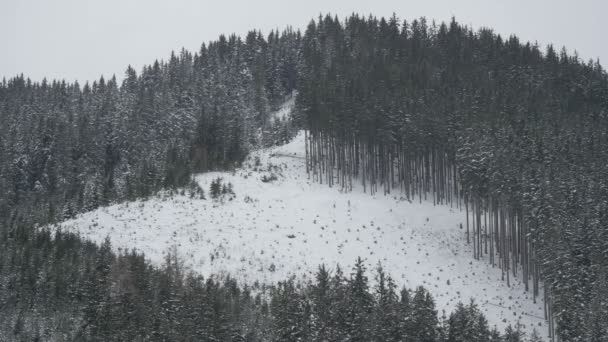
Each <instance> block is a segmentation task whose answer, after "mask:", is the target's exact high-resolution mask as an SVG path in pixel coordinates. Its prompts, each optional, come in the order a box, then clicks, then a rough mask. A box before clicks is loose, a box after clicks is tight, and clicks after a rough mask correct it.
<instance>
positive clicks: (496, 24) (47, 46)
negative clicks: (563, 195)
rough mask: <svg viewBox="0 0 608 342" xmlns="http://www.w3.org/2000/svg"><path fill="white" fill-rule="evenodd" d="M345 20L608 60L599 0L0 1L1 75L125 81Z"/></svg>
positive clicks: (607, 8)
mask: <svg viewBox="0 0 608 342" xmlns="http://www.w3.org/2000/svg"><path fill="white" fill-rule="evenodd" d="M327 12H331V13H333V14H337V15H338V16H339V17H340V18H343V17H345V16H347V15H349V14H351V13H352V12H358V13H361V14H369V13H372V14H374V15H376V16H378V17H380V16H390V15H391V14H392V13H393V12H395V13H396V14H397V16H398V17H399V18H400V19H408V20H410V19H413V18H417V17H420V16H425V17H427V18H428V19H436V20H437V21H447V20H449V19H450V17H451V16H455V17H456V19H457V20H458V21H459V22H461V23H464V24H469V25H472V26H473V27H474V28H479V27H482V26H487V27H492V28H494V29H495V31H496V32H498V33H500V34H503V35H509V34H512V33H515V34H517V35H518V36H520V38H522V40H530V41H538V42H539V43H540V44H543V45H544V44H547V43H553V44H554V45H556V46H557V47H558V48H561V46H563V45H565V46H566V47H567V48H568V50H569V51H573V50H577V51H578V52H579V55H580V56H581V57H582V58H584V59H585V60H588V59H589V58H593V59H595V58H600V61H601V64H602V65H603V66H606V65H607V62H606V61H608V37H606V33H608V18H607V16H608V1H605V0H576V1H573V0H527V1H524V0H461V1H455V0H434V1H431V0H416V1H409V0H395V1H384V0H298V1H288V0H254V1H246V0H239V1H230V0H215V1H203V0H199V1H195V0H164V1H160V0H145V1H144V0H140V1H135V0H95V1H92V0H0V77H2V76H6V77H12V76H14V75H16V74H18V73H24V74H25V75H26V76H29V77H30V78H32V79H33V80H41V79H42V78H43V77H47V78H49V79H52V78H58V79H66V80H68V81H74V80H79V81H80V82H84V81H86V80H93V79H97V78H99V76H100V75H104V76H106V77H108V76H111V75H112V74H116V76H117V77H118V78H122V75H123V73H124V70H125V69H126V67H127V65H129V64H131V65H133V66H134V67H135V68H136V69H137V70H139V69H140V68H141V67H142V66H143V65H144V64H150V63H151V62H153V61H154V60H155V59H166V58H167V56H168V55H169V54H170V52H171V50H176V51H177V50H180V49H181V48H182V47H185V48H187V49H189V50H198V48H199V47H200V45H201V43H202V42H206V41H209V40H213V39H215V38H217V37H218V35H219V34H221V33H227V34H229V33H233V32H234V33H237V34H240V35H243V34H245V33H246V32H247V31H248V30H249V29H252V28H256V29H261V30H262V31H263V32H265V33H267V32H268V31H269V30H270V29H272V28H280V29H282V28H284V27H285V26H287V25H292V26H293V27H295V28H301V29H303V28H304V27H305V26H306V24H307V23H308V22H309V21H310V19H311V18H313V17H315V18H316V17H317V16H318V14H319V13H327Z"/></svg>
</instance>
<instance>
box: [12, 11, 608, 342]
mask: <svg viewBox="0 0 608 342" xmlns="http://www.w3.org/2000/svg"><path fill="white" fill-rule="evenodd" d="M295 90H297V91H298V96H297V99H296V108H297V112H296V115H295V117H294V118H293V122H292V121H289V122H288V121H285V122H282V121H273V120H271V118H270V117H269V113H271V111H272V110H273V109H276V108H277V107H278V105H279V104H280V103H282V102H283V101H284V100H285V98H286V97H288V96H291V94H292V93H293V92H294V91H295ZM607 120H608V76H607V75H606V72H605V71H604V70H603V69H602V67H601V66H600V64H599V62H594V61H590V62H588V63H586V62H582V61H580V59H579V58H578V57H577V56H576V55H570V54H568V53H567V52H566V50H562V51H561V52H556V51H555V50H554V49H553V47H551V46H549V47H548V49H547V51H545V52H541V51H540V49H539V47H538V46H536V45H532V44H530V43H522V42H520V41H519V40H518V39H517V37H515V36H511V37H509V38H508V39H503V38H502V37H500V36H499V35H496V34H494V33H493V32H492V31H491V30H490V29H481V30H479V31H473V30H472V29H471V28H468V27H466V26H462V25H460V24H458V23H457V22H455V21H452V22H450V23H442V24H435V23H428V22H427V21H426V20H425V19H419V20H413V21H411V22H402V21H400V20H399V19H397V18H396V17H394V16H393V17H392V18H386V19H385V18H382V19H377V18H374V17H369V18H364V17H360V16H357V15H353V16H351V17H350V18H347V19H346V20H344V21H340V20H338V19H337V18H333V17H331V16H325V17H319V18H318V19H317V20H315V21H312V22H311V23H310V24H309V26H308V28H307V29H306V32H305V33H304V34H300V32H297V31H293V30H291V29H287V30H285V31H284V32H282V33H279V32H274V31H273V32H271V33H270V34H269V35H268V36H267V37H264V36H262V34H261V33H259V32H257V31H252V32H250V33H249V34H248V35H247V36H246V37H245V39H241V38H239V37H237V36H234V35H232V36H229V37H225V36H221V37H220V38H219V40H218V41H214V42H211V43H209V44H207V45H203V46H202V48H201V49H200V51H198V52H196V53H190V52H188V51H185V50H182V51H181V52H180V53H178V54H175V53H173V54H171V56H170V57H169V59H168V60H167V61H157V62H155V63H153V64H152V65H150V66H146V67H144V68H143V70H142V71H141V72H140V73H139V74H138V72H136V71H135V70H134V69H133V68H131V67H129V68H128V69H127V71H126V73H125V76H124V80H123V81H122V82H121V84H118V82H117V81H116V79H115V78H111V79H107V80H106V79H103V78H101V79H100V80H98V81H95V82H93V83H92V84H85V85H83V86H80V85H79V84H78V83H66V82H64V81H46V80H45V81H42V82H40V83H36V82H31V81H30V80H28V79H27V78H25V77H24V76H17V77H14V78H12V79H9V80H3V81H2V83H1V84H0V122H2V124H1V125H0V193H2V196H1V197H0V225H1V229H0V244H1V247H2V252H1V253H2V254H1V257H2V259H0V261H2V262H0V293H1V294H2V297H0V305H1V307H2V309H1V310H0V312H1V317H0V319H1V320H0V324H1V325H2V330H1V332H2V333H3V334H5V335H6V334H9V333H10V334H12V335H10V336H11V337H9V338H8V340H19V339H22V340H32V339H35V338H38V339H39V340H46V339H51V338H52V339H54V340H137V339H139V340H148V339H150V340H191V339H195V340H197V339H198V340H234V341H240V340H246V341H258V340H259V341H263V340H285V341H293V340H298V339H299V340H303V341H304V340H332V341H333V340H341V339H342V338H348V339H347V340H353V341H354V340H361V341H367V340H378V341H389V340H394V341H400V340H404V339H406V338H413V340H416V341H475V340H479V341H486V340H489V338H490V337H488V336H489V335H490V334H491V335H493V336H494V339H493V340H497V341H498V340H499V339H498V337H497V335H498V333H497V332H493V333H491V332H490V330H489V328H488V327H487V323H482V322H483V321H484V320H483V319H482V318H483V317H482V315H481V314H480V313H479V312H478V310H477V309H476V308H475V305H474V304H471V305H469V306H466V307H465V306H459V307H458V308H457V309H456V311H455V313H454V314H453V315H451V316H450V317H449V318H448V317H445V319H441V318H437V313H436V312H434V311H433V310H434V309H433V308H432V305H431V304H432V299H431V298H427V297H429V295H428V293H427V292H425V290H424V289H419V290H416V291H415V294H414V297H413V299H412V300H413V301H414V302H416V298H418V302H419V304H417V305H418V306H417V307H418V308H422V307H425V309H424V310H426V311H424V310H422V309H420V310H422V311H420V312H416V313H408V314H405V313H404V311H400V310H409V309H407V306H406V307H405V308H404V307H402V306H403V305H405V304H403V303H404V302H407V301H408V299H407V298H408V295H409V293H408V292H407V291H406V292H401V293H400V294H399V295H398V294H397V293H396V292H397V291H396V290H395V289H394V284H392V281H389V280H386V281H387V282H388V283H384V284H385V285H384V286H386V288H382V287H380V288H378V289H373V290H370V289H368V288H367V279H366V278H365V281H363V279H364V276H363V274H364V270H363V269H362V265H361V263H360V262H359V266H358V267H359V268H358V269H356V270H355V271H354V273H353V275H352V276H351V277H350V278H349V277H343V276H342V275H340V272H339V271H337V274H336V275H335V277H333V278H332V280H327V279H326V278H328V277H329V275H327V274H326V272H325V271H324V269H321V270H319V273H318V275H317V276H318V278H317V280H316V283H315V284H296V283H294V282H293V281H286V282H285V283H281V284H278V285H277V287H275V288H271V289H268V290H267V291H268V292H264V293H266V295H265V296H257V297H256V296H254V295H252V294H251V292H250V289H248V288H247V287H241V285H237V284H236V282H234V281H233V280H230V279H228V280H213V278H212V277H210V276H207V275H206V276H205V279H203V278H201V277H199V276H197V275H186V274H183V273H182V271H181V269H180V267H179V260H178V259H177V258H176V257H175V258H174V259H171V258H169V259H168V261H167V264H166V266H165V267H163V268H154V267H152V266H150V265H149V264H147V263H146V262H145V261H144V257H143V256H141V255H138V254H136V253H130V252H127V251H124V253H123V255H118V256H117V255H115V254H113V253H112V252H111V250H110V243H109V242H108V243H106V244H104V245H103V246H95V245H94V244H91V243H88V242H86V241H81V240H80V239H79V237H77V236H74V235H70V234H61V233H59V234H57V235H56V236H53V235H51V234H50V233H48V232H44V231H42V232H39V231H38V230H37V229H36V227H37V226H40V225H44V224H46V223H49V222H54V221H58V220H59V221H60V220H63V219H66V218H69V217H72V216H74V215H76V214H78V213H80V212H83V211H88V210H92V209H95V208H97V207H99V206H104V205H108V204H110V203H114V202H120V201H125V200H132V199H136V198H145V197H148V196H151V195H153V194H154V193H156V192H157V191H159V190H161V189H183V188H188V187H190V190H189V191H190V192H191V193H192V194H193V196H194V195H197V196H201V195H202V196H204V189H197V186H196V184H195V183H194V182H192V177H191V176H192V174H193V173H195V172H203V171H208V170H220V169H231V168H233V167H235V166H237V165H238V164H239V163H240V161H241V160H242V159H243V158H244V157H245V156H246V155H247V153H248V151H249V150H250V149H252V148H254V147H257V146H262V145H270V144H273V143H277V142H278V141H280V140H282V139H285V138H286V137H289V136H290V134H292V132H293V131H294V129H296V128H301V129H306V130H307V135H308V137H307V146H306V148H307V150H306V156H307V169H308V171H309V172H310V174H311V175H312V177H313V178H314V179H316V180H318V181H320V182H323V183H327V184H329V185H330V186H340V187H342V188H343V189H347V190H348V189H351V188H352V184H353V182H362V183H363V185H364V187H365V189H366V191H369V192H370V193H375V192H377V191H382V192H384V193H390V192H395V193H397V194H401V195H403V196H405V197H406V198H408V199H410V200H420V201H421V200H423V199H424V200H429V199H430V200H432V201H434V203H436V204H438V205H450V206H454V207H459V208H462V209H463V210H466V211H467V213H469V214H468V216H467V217H468V218H470V220H469V221H467V223H466V231H467V237H468V239H469V240H470V241H469V242H470V243H471V244H473V245H474V246H475V254H474V255H473V257H475V258H479V259H480V258H485V259H487V260H488V261H489V262H491V263H492V264H494V265H496V266H497V267H500V268H501V269H502V270H503V274H504V280H505V281H506V282H507V283H508V282H509V281H510V277H513V276H516V277H520V278H522V279H524V281H525V283H526V286H527V287H529V290H530V291H531V293H533V294H534V296H536V295H537V294H538V293H539V289H540V283H541V282H542V283H543V284H544V290H545V291H544V294H545V298H542V299H541V300H545V301H546V308H547V318H548V320H549V322H550V326H551V328H550V330H551V333H552V334H555V335H554V336H552V337H553V338H555V339H561V340H563V341H605V340H606V338H607V336H608V324H606V322H608V302H607V301H606V300H605V298H607V297H608V280H607V278H606V277H607V274H608V229H607V228H606V227H607V223H608V222H607V220H608V218H607V217H606V213H607V212H608V193H607V191H608V189H607V187H606V179H607V176H608V175H607V172H608V171H606V170H608V168H607V166H608V165H606V163H607V161H608V158H607V157H608V148H607V147H608V146H607V137H606V134H607V133H606V132H608V130H607V129H608V127H607V126H608V125H607ZM180 191H181V190H180ZM378 273H379V274H381V273H382V272H378ZM323 279H325V280H323ZM328 281H329V283H331V282H332V281H333V282H334V283H332V284H333V285H327V284H326V282H328ZM323 284H325V285H323ZM387 284H388V285H387ZM391 284H392V285H391ZM355 285H356V286H355ZM323 286H327V288H326V289H325V290H322V291H321V290H319V288H321V289H323ZM256 291H259V289H257V290H256ZM319 291H321V292H319ZM323 291H329V292H330V293H331V296H334V297H331V296H330V297H327V298H325V297H319V296H321V295H326V293H325V292H323ZM349 291H351V292H349ZM352 291H355V292H352ZM419 292H420V293H419ZM347 297H348V298H352V299H353V300H355V301H354V302H351V301H350V300H346V299H345V298H347ZM422 297H424V298H425V299H424V300H423V299H422ZM315 298H316V299H315ZM320 298H325V299H323V300H322V299H320ZM315 300H316V302H315ZM422 302H424V303H426V304H424V305H423V304H421V303H422ZM324 303H325V304H324ZM327 303H330V304H327ZM331 303H333V304H331ZM324 305H330V306H331V305H335V306H332V307H331V308H325V309H324V308H323V306H324ZM400 305H401V306H400ZM408 305H409V304H408ZM414 307H416V306H415V305H414ZM323 310H327V311H323ZM412 310H413V309H412ZM344 313H349V314H350V315H346V316H344V315H343V314H344ZM408 315H409V316H408ZM452 316H454V318H452ZM148 317H152V318H151V319H148ZM458 319H460V320H464V321H465V323H463V322H461V321H458ZM403 320H406V321H408V322H410V320H413V321H416V320H420V321H423V322H425V323H426V324H429V325H428V326H425V327H422V326H421V327H418V328H412V326H411V325H409V324H410V323H403V322H402V321H403ZM451 322H453V324H454V325H453V326H452V323H451ZM456 322H458V323H456ZM466 322H468V323H466ZM382 323H386V326H384V327H381V326H380V325H381V324H382ZM129 324H131V325H129ZM404 324H405V326H408V327H409V328H404ZM457 324H459V325H460V326H462V327H466V328H467V329H468V330H467V331H468V333H469V334H473V335H474V336H473V335H463V334H465V333H464V332H460V331H455V330H454V329H456V328H455V326H456V325H457ZM484 324H485V326H484ZM470 326H475V330H474V331H475V332H474V333H473V332H470V329H472V328H470ZM479 326H482V328H479ZM45 329H46V330H45ZM404 329H405V330H404ZM407 329H410V330H407ZM463 329H464V328H463ZM406 330H407V331H406ZM421 331H426V332H424V333H423V332H421ZM480 331H481V332H480ZM416 334H426V335H424V336H422V335H416ZM516 335H518V333H517V332H516V331H513V329H512V330H511V331H508V332H507V333H506V337H504V338H503V339H502V340H504V341H519V340H521V338H520V337H518V336H516ZM7 336H9V335H7ZM463 336H464V337H463Z"/></svg>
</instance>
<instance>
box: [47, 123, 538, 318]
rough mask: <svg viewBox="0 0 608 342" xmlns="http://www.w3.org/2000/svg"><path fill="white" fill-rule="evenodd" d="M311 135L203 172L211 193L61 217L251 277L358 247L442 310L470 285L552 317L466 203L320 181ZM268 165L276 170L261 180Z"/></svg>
mask: <svg viewBox="0 0 608 342" xmlns="http://www.w3.org/2000/svg"><path fill="white" fill-rule="evenodd" d="M303 142H304V136H303V134H302V133H300V134H299V135H298V136H297V137H296V138H295V139H294V140H293V141H292V142H291V143H289V144H287V145H284V146H279V147H274V148H269V149H263V150H259V151H256V152H253V153H252V154H251V155H250V156H249V157H248V159H247V161H246V162H245V163H244V166H243V167H242V168H241V169H237V170H236V171H234V172H232V173H226V172H210V173H205V174H201V175H198V176H197V177H196V181H197V182H198V183H199V184H200V186H201V187H202V188H203V189H205V191H206V192H207V194H206V196H207V199H198V198H191V197H189V196H187V195H169V194H166V193H165V194H161V195H159V196H157V197H155V198H152V199H149V200H146V201H137V202H129V203H123V204H118V205H114V206H110V207H105V208H101V209H99V210H96V211H93V212H89V213H86V214H83V215H80V216H78V217H77V218H75V219H73V220H70V221H67V222H64V223H61V224H59V225H57V226H55V227H54V228H55V229H59V228H61V229H62V230H69V231H78V232H80V234H81V235H82V236H83V237H85V238H89V239H92V240H94V241H98V242H100V241H102V240H103V239H105V237H106V236H109V237H110V239H111V241H112V245H113V247H114V248H115V249H117V250H121V249H122V250H126V249H131V248H135V249H137V250H139V251H142V252H144V253H145V254H146V255H147V257H148V258H150V259H151V261H152V262H154V263H157V264H161V263H162V262H163V260H164V255H166V253H167V252H168V251H170V250H171V249H173V248H175V249H176V250H177V252H178V253H179V255H180V256H181V257H182V258H183V259H184V262H185V265H186V266H187V267H188V268H190V269H192V270H193V271H196V272H200V273H202V274H203V275H206V276H208V275H210V274H226V273H229V274H231V275H232V276H234V277H236V278H237V279H239V280H240V281H242V282H246V283H249V284H253V283H254V282H258V283H263V284H270V283H273V282H276V281H279V280H283V279H286V278H287V277H289V276H291V275H298V276H299V277H302V278H303V280H305V278H310V277H312V276H313V273H314V271H315V270H316V268H317V266H318V265H319V264H321V263H325V264H326V265H328V266H330V267H335V265H336V264H337V263H339V264H340V265H341V266H342V267H343V269H345V270H346V272H348V271H349V270H350V267H351V265H352V263H353V262H354V260H355V258H356V257H357V256H361V257H362V258H364V259H365V261H366V264H367V266H368V268H369V269H374V268H375V267H376V265H377V264H378V262H380V263H382V266H383V267H384V268H385V269H386V271H388V272H389V274H391V275H392V276H393V277H395V278H396V281H397V283H398V284H400V285H405V286H407V287H408V288H413V287H415V286H418V285H424V286H425V287H426V288H428V289H429V290H430V291H431V293H432V294H433V296H434V297H435V299H436V301H437V307H438V309H439V310H440V315H441V310H445V311H446V312H448V313H449V312H450V311H451V310H452V309H453V308H454V306H455V305H456V303H457V302H458V301H463V302H468V301H469V298H471V297H473V298H475V300H476V301H477V303H479V304H480V306H481V308H482V310H483V312H484V313H486V315H487V318H488V320H489V322H490V324H491V325H494V324H495V325H497V326H498V327H499V328H504V327H505V326H506V325H507V324H508V323H511V324H515V323H516V322H517V321H518V320H520V322H521V323H522V324H524V325H525V326H526V328H527V329H526V330H531V327H536V328H537V329H538V328H540V326H542V325H544V319H543V318H542V317H543V309H542V304H540V303H538V304H533V302H532V299H531V295H530V294H529V293H525V291H524V288H523V285H522V284H521V283H519V282H518V281H515V283H513V284H511V287H510V288H508V287H507V286H506V283H504V282H503V281H501V272H500V270H498V269H495V268H492V267H491V266H490V265H488V264H487V263H486V262H485V261H476V260H474V259H473V258H472V257H471V255H472V251H471V249H470V248H469V246H467V245H466V232H465V231H464V230H463V229H462V228H460V227H462V225H461V224H462V223H463V222H465V220H466V218H465V214H464V213H463V212H462V211H460V210H459V209H456V208H450V207H446V206H433V204H432V203H430V202H422V203H417V202H414V203H410V202H408V201H407V200H404V199H402V198H400V197H399V195H390V196H383V195H378V196H370V195H369V194H366V193H364V192H363V191H362V189H359V188H355V190H354V191H352V192H350V193H342V192H340V191H339V190H338V189H333V188H329V187H327V186H326V185H324V184H317V183H314V182H312V181H311V180H310V179H308V177H307V175H306V170H305V160H304V158H305V156H304V144H303ZM256 165H257V166H256ZM271 175H275V176H276V178H277V179H276V180H274V181H268V182H264V181H262V179H263V178H264V177H265V178H264V179H265V180H268V179H272V178H273V177H271ZM218 177H221V178H222V179H223V183H224V184H227V183H230V184H232V186H233V190H234V192H235V195H223V197H221V198H219V199H214V200H212V199H210V198H209V197H210V196H209V193H208V189H209V188H210V185H211V182H212V181H213V180H215V179H217V178H218ZM541 329H542V328H541ZM541 329H539V330H541ZM543 330H544V329H543Z"/></svg>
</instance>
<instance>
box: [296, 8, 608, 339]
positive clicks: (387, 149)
mask: <svg viewBox="0 0 608 342" xmlns="http://www.w3.org/2000/svg"><path fill="white" fill-rule="evenodd" d="M298 90H299V96H298V99H297V101H298V107H299V109H300V113H301V117H300V118H299V119H300V120H301V121H303V122H304V125H305V127H307V128H308V129H309V138H308V143H307V165H308V166H307V169H308V171H309V173H310V174H312V175H313V177H314V178H315V179H317V180H318V181H320V182H324V183H327V184H329V185H330V186H339V187H342V188H344V189H351V188H352V184H353V182H354V181H360V182H362V183H363V186H364V188H365V189H367V191H369V192H370V193H372V194H373V193H374V192H376V191H383V192H384V193H389V192H391V191H395V192H398V193H402V194H404V196H406V197H407V198H408V199H410V200H417V199H418V198H419V199H420V200H422V199H425V200H426V199H430V200H432V201H434V203H437V204H447V205H451V206H457V207H460V208H462V209H464V210H466V211H467V213H468V216H467V222H466V231H467V239H468V240H469V243H471V244H473V246H474V255H473V257H475V258H478V259H479V258H482V257H484V258H486V259H487V260H488V261H489V262H491V263H492V264H494V265H497V266H498V267H500V268H501V269H502V270H503V278H504V280H505V281H506V282H507V283H509V281H510V277H514V276H517V277H521V278H522V279H523V280H524V282H525V284H526V288H527V289H528V288H529V289H530V291H532V292H533V294H534V296H535V297H536V296H537V295H538V294H539V282H540V281H542V282H543V283H544V290H545V291H544V294H545V298H544V299H545V301H546V311H547V312H546V316H547V319H548V320H549V325H550V330H551V333H552V334H555V336H552V337H554V338H561V339H562V340H564V341H600V340H605V339H606V338H607V337H606V336H608V330H607V329H608V324H607V323H606V322H608V302H606V301H605V300H604V299H602V298H605V297H606V294H607V293H608V282H607V279H606V275H607V274H608V228H607V224H608V221H607V219H608V217H607V216H606V213H607V212H608V211H607V210H608V187H607V186H606V184H607V180H608V173H607V170H608V168H607V167H606V166H607V164H606V163H607V161H608V139H607V138H608V137H607V132H608V77H607V75H606V72H605V71H604V70H603V69H602V67H601V65H600V64H599V62H594V61H589V62H588V63H584V62H581V61H580V59H579V58H578V57H577V56H576V55H570V54H568V53H567V52H566V50H565V49H563V50H562V51H561V52H560V53H557V52H556V51H555V50H554V48H553V47H552V46H549V47H548V48H547V51H546V52H544V53H543V52H541V51H540V50H539V47H538V46H536V45H532V44H530V43H522V42H520V41H519V40H518V38H517V37H515V36H511V37H509V38H508V39H503V38H501V37H500V36H499V35H496V34H494V33H493V32H492V31H491V30H490V29H481V30H479V31H476V32H474V31H472V30H471V28H468V27H466V26H462V25H460V24H458V23H457V22H456V21H454V20H453V21H452V22H450V23H447V24H446V23H442V24H439V25H437V24H435V23H432V24H431V23H428V22H427V21H426V20H425V19H420V20H414V21H412V22H400V21H399V20H398V19H397V18H396V17H392V18H388V19H384V18H382V19H376V18H374V17H370V18H362V17H359V16H356V15H354V16H352V17H350V18H348V19H346V20H345V21H343V22H341V21H340V20H338V19H337V18H332V17H330V16H326V17H320V18H319V20H318V21H316V22H311V23H310V25H309V26H308V28H307V30H306V33H305V34H304V36H303V40H302V68H301V72H300V79H299V81H298Z"/></svg>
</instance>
